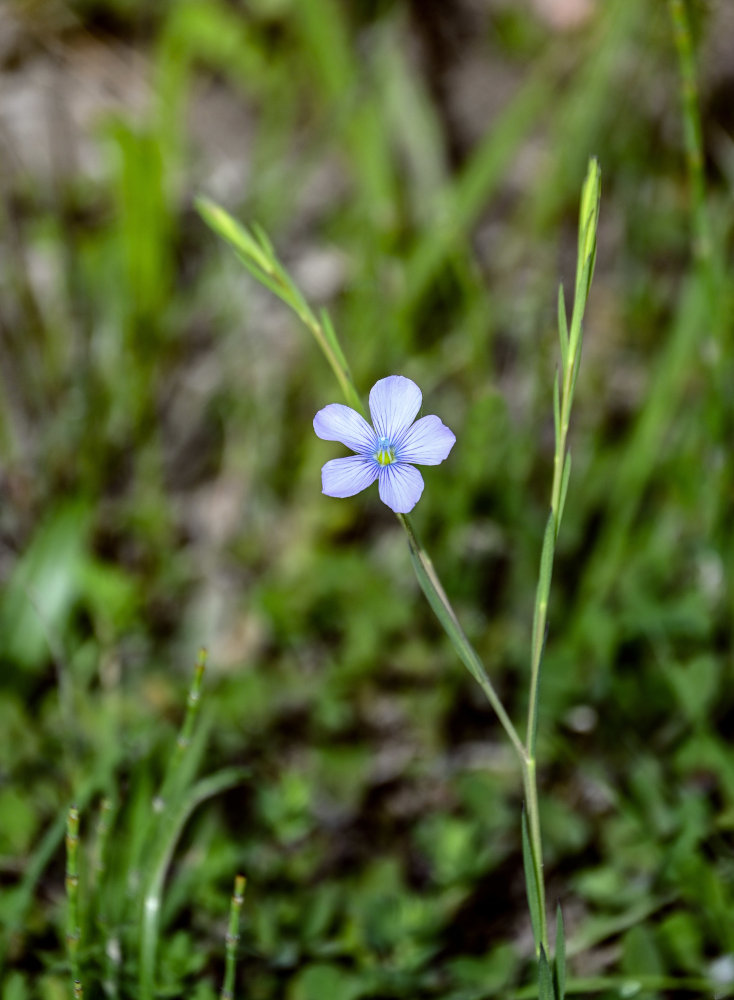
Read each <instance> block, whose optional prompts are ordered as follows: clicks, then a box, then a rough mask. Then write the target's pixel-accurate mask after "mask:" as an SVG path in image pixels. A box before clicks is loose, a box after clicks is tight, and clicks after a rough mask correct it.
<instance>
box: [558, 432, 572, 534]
mask: <svg viewBox="0 0 734 1000" xmlns="http://www.w3.org/2000/svg"><path fill="white" fill-rule="evenodd" d="M570 478H571V452H570V451H567V452H566V459H565V461H564V463H563V475H562V477H561V496H560V499H559V502H558V523H557V524H556V537H558V530H559V528H560V527H561V520H562V518H563V508H564V507H565V506H566V493H568V481H569V479H570Z"/></svg>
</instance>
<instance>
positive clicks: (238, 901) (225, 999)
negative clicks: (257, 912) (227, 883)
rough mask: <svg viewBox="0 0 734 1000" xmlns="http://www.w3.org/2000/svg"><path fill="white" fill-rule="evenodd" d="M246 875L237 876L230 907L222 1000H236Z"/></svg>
mask: <svg viewBox="0 0 734 1000" xmlns="http://www.w3.org/2000/svg"><path fill="white" fill-rule="evenodd" d="M246 884H247V880H246V878H245V876H244V875H237V876H236V877H235V880H234V892H233V893H232V900H231V902H230V907H229V926H228V928H227V938H226V945H227V959H226V967H225V970H224V985H223V986H222V991H221V993H220V998H221V1000H234V977H235V969H236V966H237V945H238V943H239V940H240V912H241V910H242V901H243V900H244V898H245V885H246Z"/></svg>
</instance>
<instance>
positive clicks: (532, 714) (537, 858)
mask: <svg viewBox="0 0 734 1000" xmlns="http://www.w3.org/2000/svg"><path fill="white" fill-rule="evenodd" d="M599 194H600V172H599V166H598V164H597V163H596V161H595V160H592V161H591V162H590V163H589V169H588V172H587V175H586V180H585V181H584V186H583V189H582V192H581V208H580V213H579V233H578V259H577V265H576V284H575V290H574V301H573V313H572V317H571V327H570V329H569V327H568V322H567V319H566V308H565V305H564V302H563V295H562V292H561V294H560V295H559V305H558V324H559V330H558V334H559V339H560V347H561V367H562V378H561V379H560V380H559V379H558V377H557V378H556V382H555V386H554V400H553V412H554V419H555V431H556V434H555V453H554V456H553V483H552V486H551V501H550V515H549V518H548V523H547V525H546V531H545V537H544V539H543V550H542V553H541V557H540V572H539V574H538V589H537V593H536V598H535V612H534V616H533V636H532V643H531V653H530V685H529V697H528V717H527V731H526V738H525V747H524V750H525V758H524V764H523V784H524V788H525V808H526V810H527V817H528V830H529V835H530V846H531V850H532V855H533V867H534V869H535V881H536V883H537V890H538V910H539V921H540V927H539V940H536V942H535V949H536V953H537V954H538V955H540V951H541V947H542V949H543V951H544V952H545V954H546V955H549V954H550V950H549V947H548V922H547V915H546V909H545V899H546V893H545V879H544V873H543V844H542V838H541V831H540V814H539V807H538V785H537V773H536V745H537V731H538V702H539V690H540V673H541V665H542V660H543V648H544V646H545V635H546V630H547V623H548V599H549V596H550V585H551V579H552V576H553V563H554V559H555V551H556V541H557V539H558V533H559V531H560V528H561V518H562V516H563V507H564V502H565V494H566V489H567V487H568V478H569V475H570V471H571V464H570V459H571V456H570V454H569V452H568V429H569V426H570V422H571V409H572V406H573V396H574V389H575V387H576V377H577V375H578V370H579V363H580V361H581V344H582V340H583V330H582V321H583V316H584V310H585V308H586V302H587V299H588V295H589V288H590V285H591V277H592V274H593V270H594V261H595V257H596V231H597V223H598V218H599Z"/></svg>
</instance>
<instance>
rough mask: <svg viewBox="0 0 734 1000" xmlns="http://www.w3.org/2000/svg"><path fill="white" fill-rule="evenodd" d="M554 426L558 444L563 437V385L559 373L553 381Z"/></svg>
mask: <svg viewBox="0 0 734 1000" xmlns="http://www.w3.org/2000/svg"><path fill="white" fill-rule="evenodd" d="M553 426H554V427H555V429H556V443H557V442H558V441H559V439H560V436H561V384H560V376H559V374H558V371H556V377H555V379H554V380H553Z"/></svg>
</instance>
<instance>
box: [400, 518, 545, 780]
mask: <svg viewBox="0 0 734 1000" xmlns="http://www.w3.org/2000/svg"><path fill="white" fill-rule="evenodd" d="M397 518H398V521H400V523H401V524H402V525H403V527H404V528H405V531H406V533H407V535H408V545H409V547H410V555H411V558H412V560H413V567H414V569H415V572H416V576H417V577H418V582H419V583H420V585H421V589H422V590H423V593H424V594H425V596H426V598H427V600H428V603H429V604H430V605H431V607H432V608H433V610H434V612H435V614H436V617H437V618H438V620H439V621H440V622H441V625H442V626H443V628H444V631H445V632H446V634H447V636H448V637H449V639H450V640H451V644H452V645H453V647H454V649H455V650H456V652H457V654H458V656H459V659H460V660H461V662H462V663H463V664H464V666H465V667H466V668H467V670H468V671H469V673H470V674H471V675H472V677H473V678H474V680H475V681H476V682H477V683H478V684H479V686H480V687H481V689H482V691H484V693H485V695H486V696H487V700H488V701H489V703H490V705H491V706H492V708H493V709H494V711H495V713H496V715H497V718H498V719H499V721H500V723H501V725H502V728H503V729H504V730H505V732H506V733H507V735H508V737H509V739H510V743H511V744H512V746H513V749H514V750H515V752H516V753H517V756H518V758H519V760H520V762H521V764H523V765H524V764H525V762H526V759H527V757H526V753H525V748H524V747H523V745H522V741H521V740H520V737H519V736H518V733H517V730H516V729H515V726H514V725H513V723H512V720H511V719H510V717H509V715H508V714H507V712H506V710H505V707H504V705H503V704H502V702H501V700H500V697H499V695H498V694H497V692H496V690H495V688H494V685H493V684H492V681H491V680H490V679H489V676H488V674H487V671H486V670H485V668H484V664H483V663H482V661H481V659H480V658H479V656H478V654H477V652H476V650H475V649H474V647H473V646H472V644H471V643H470V642H469V640H468V638H467V637H466V634H465V632H464V630H463V629H462V627H461V625H460V623H459V619H458V618H457V617H456V612H455V611H454V609H453V608H452V606H451V603H450V602H449V599H448V597H447V596H446V592H445V590H444V589H443V586H442V585H441V581H440V580H439V578H438V574H437V573H436V571H435V569H434V568H433V563H432V562H431V559H430V556H429V555H428V553H427V552H426V550H425V549H424V548H423V546H422V545H421V543H420V542H419V540H418V536H417V535H416V533H415V528H414V527H413V524H412V522H411V520H410V518H409V517H408V516H407V515H406V514H398V515H397Z"/></svg>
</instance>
